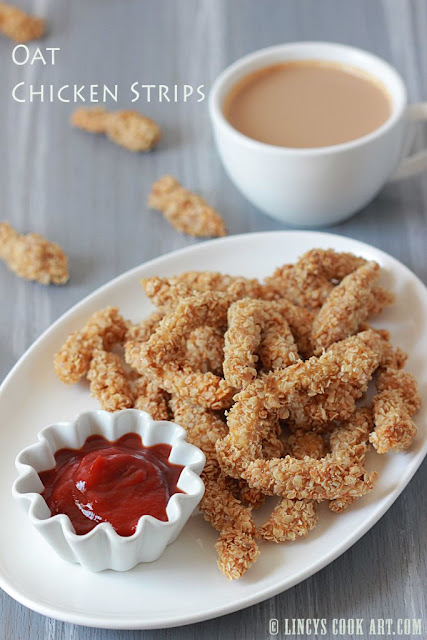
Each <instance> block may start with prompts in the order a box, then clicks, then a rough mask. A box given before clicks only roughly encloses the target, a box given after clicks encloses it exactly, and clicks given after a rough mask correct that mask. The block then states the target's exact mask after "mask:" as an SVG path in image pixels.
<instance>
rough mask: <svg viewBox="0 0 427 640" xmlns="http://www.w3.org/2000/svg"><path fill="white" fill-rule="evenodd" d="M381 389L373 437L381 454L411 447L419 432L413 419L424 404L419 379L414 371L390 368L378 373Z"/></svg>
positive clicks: (376, 405)
mask: <svg viewBox="0 0 427 640" xmlns="http://www.w3.org/2000/svg"><path fill="white" fill-rule="evenodd" d="M377 389H378V394H377V395H376V396H375V397H374V399H373V406H374V420H375V430H374V431H373V433H371V435H370V437H369V440H370V442H371V443H372V444H373V446H374V447H375V449H376V450H377V452H378V453H387V452H388V451H400V450H403V449H407V448H408V447H409V446H410V445H411V444H412V441H413V439H414V438H415V436H416V434H417V427H416V425H415V423H414V421H413V420H412V416H413V415H414V414H415V413H416V412H417V411H418V409H419V408H420V406H421V396H420V394H419V392H418V387H417V382H416V380H415V378H414V377H413V376H412V375H411V374H410V373H407V372H406V371H402V370H399V369H395V368H393V367H387V368H385V369H382V370H381V372H380V374H379V376H378V380H377Z"/></svg>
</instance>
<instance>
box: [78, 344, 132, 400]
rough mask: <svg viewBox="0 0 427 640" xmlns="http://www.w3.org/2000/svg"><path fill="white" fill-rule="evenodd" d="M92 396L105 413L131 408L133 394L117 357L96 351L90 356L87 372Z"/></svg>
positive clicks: (107, 352)
mask: <svg viewBox="0 0 427 640" xmlns="http://www.w3.org/2000/svg"><path fill="white" fill-rule="evenodd" d="M87 377H88V380H89V381H90V390H91V393H92V396H94V397H95V398H97V400H99V402H100V404H101V408H102V409H104V410H105V411H120V409H129V408H130V407H133V402H134V398H133V393H132V389H131V385H130V382H129V380H128V377H127V374H126V371H125V369H124V367H123V364H122V362H121V360H120V358H119V356H118V355H117V354H115V353H111V352H110V351H103V350H100V349H97V350H96V351H95V352H94V353H93V356H92V359H91V362H90V367H89V372H88V374H87Z"/></svg>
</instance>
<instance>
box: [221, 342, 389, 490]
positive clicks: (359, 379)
mask: <svg viewBox="0 0 427 640" xmlns="http://www.w3.org/2000/svg"><path fill="white" fill-rule="evenodd" d="M384 342H385V341H384V340H383V338H382V337H381V336H380V335H379V334H378V333H376V332H375V331H373V330H368V331H365V332H363V333H360V334H357V335H356V336H352V337H351V338H347V339H346V340H342V341H341V342H338V343H336V344H334V345H332V346H331V347H330V348H329V350H328V351H327V352H326V353H325V354H323V355H322V356H320V358H316V357H312V358H310V359H309V360H307V361H305V362H298V363H296V364H294V365H291V366H290V367H288V368H287V369H283V370H281V371H275V372H272V373H269V374H268V375H266V376H265V377H263V378H261V379H257V380H255V381H254V382H253V383H252V384H250V385H248V386H247V387H246V388H245V389H243V391H241V392H240V393H239V394H238V395H237V396H236V397H235V400H236V402H235V404H234V405H233V407H232V408H231V410H230V412H229V414H228V418H227V423H228V426H229V434H228V435H227V436H226V438H224V439H223V440H221V441H219V442H218V443H217V455H218V460H219V462H220V464H221V467H222V468H223V469H224V471H225V472H226V473H227V474H228V475H231V476H233V477H239V476H240V475H242V472H243V471H244V469H245V468H246V467H247V465H248V464H249V463H250V462H251V461H252V460H256V459H258V458H261V443H260V429H259V425H260V423H261V422H262V421H265V420H266V419H267V420H268V417H269V416H271V415H273V416H279V417H281V418H282V419H286V418H290V419H291V421H292V422H294V423H295V424H296V425H300V426H301V427H302V428H305V429H306V430H307V427H308V428H310V426H311V425H321V424H325V423H327V422H331V421H334V420H346V419H347V418H348V417H349V416H350V415H351V414H352V413H353V412H354V409H355V401H356V400H357V399H358V398H360V397H361V396H362V394H363V393H364V392H365V391H366V388H367V385H368V382H369V380H370V379H371V377H372V375H373V373H374V371H375V370H376V369H377V367H378V366H379V364H380V361H381V357H382V353H383V349H384Z"/></svg>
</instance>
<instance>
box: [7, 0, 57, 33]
mask: <svg viewBox="0 0 427 640" xmlns="http://www.w3.org/2000/svg"><path fill="white" fill-rule="evenodd" d="M45 27H46V25H45V21H44V20H42V19H41V18H36V17H35V16H29V15H28V14H27V13H25V11H22V10H21V9H18V7H14V6H12V5H10V4H7V3H6V2H0V33H3V34H4V35H5V36H7V37H8V38H10V39H11V40H15V42H28V41H29V40H38V39H39V38H42V37H43V36H44V33H45Z"/></svg>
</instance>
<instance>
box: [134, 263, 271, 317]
mask: <svg viewBox="0 0 427 640" xmlns="http://www.w3.org/2000/svg"><path fill="white" fill-rule="evenodd" d="M141 284H142V287H143V289H144V291H145V293H146V295H147V296H148V298H150V300H151V301H152V302H153V303H154V304H155V305H156V306H160V307H161V306H166V307H168V308H169V309H171V308H174V307H175V306H176V305H177V304H178V302H179V301H180V300H181V299H182V298H184V297H188V296H191V295H194V294H195V293H196V292H199V293H215V292H219V293H228V294H229V295H230V297H231V298H232V300H233V301H234V300H239V299H240V298H261V297H262V296H263V292H264V287H263V286H262V285H261V283H260V282H259V281H258V280H256V279H255V278H251V279H250V278H243V277H241V276H229V275H224V274H222V273H219V272H217V271H186V272H184V273H181V274H180V275H179V276H174V277H172V278H158V277H151V278H143V279H142V280H141Z"/></svg>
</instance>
